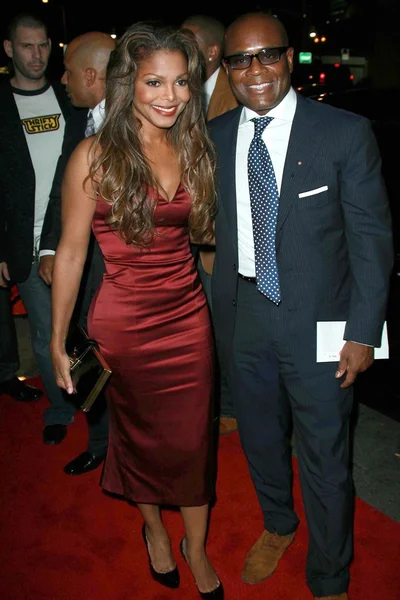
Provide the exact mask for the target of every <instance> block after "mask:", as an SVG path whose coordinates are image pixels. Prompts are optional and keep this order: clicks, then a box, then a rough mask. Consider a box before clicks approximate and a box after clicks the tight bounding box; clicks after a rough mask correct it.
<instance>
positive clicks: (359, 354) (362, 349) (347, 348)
mask: <svg viewBox="0 0 400 600" xmlns="http://www.w3.org/2000/svg"><path fill="white" fill-rule="evenodd" d="M373 362H374V349H373V348H371V347H370V346H364V345H363V344H356V343H355V342H346V343H345V345H344V346H343V348H342V352H341V354H340V360H339V364H338V368H337V371H336V374H335V377H336V378H337V379H339V378H340V377H342V376H343V375H344V374H345V373H347V374H346V379H345V380H344V381H343V383H342V384H341V386H340V387H341V388H347V387H350V386H351V385H353V383H354V381H355V379H356V377H357V375H358V373H361V372H362V371H366V370H367V369H368V367H370V366H371V365H372V363H373Z"/></svg>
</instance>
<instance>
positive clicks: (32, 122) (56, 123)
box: [21, 113, 61, 135]
mask: <svg viewBox="0 0 400 600" xmlns="http://www.w3.org/2000/svg"><path fill="white" fill-rule="evenodd" d="M60 116H61V113H58V114H56V115H45V116H43V117H31V118H30V119H22V121H21V123H22V125H23V126H24V128H25V132H26V133H28V134H29V135H32V134H34V133H47V132H48V131H57V130H58V129H59V128H60Z"/></svg>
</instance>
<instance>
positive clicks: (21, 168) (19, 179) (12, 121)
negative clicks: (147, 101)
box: [0, 13, 74, 444]
mask: <svg viewBox="0 0 400 600" xmlns="http://www.w3.org/2000/svg"><path fill="white" fill-rule="evenodd" d="M4 50H5V52H6V54H7V56H8V57H9V58H10V59H11V62H12V71H13V72H12V75H11V77H10V78H9V79H8V78H7V79H6V80H5V81H4V82H2V83H1V85H0V110H1V114H2V119H1V122H0V189H1V194H0V202H1V209H0V288H2V289H5V288H7V287H8V286H9V285H10V284H12V283H16V284H17V286H18V291H19V294H20V297H21V300H22V302H23V304H24V306H25V308H26V310H27V315H28V319H29V323H30V328H31V334H32V335H31V337H32V346H33V351H34V354H35V358H36V362H37V366H38V369H39V373H40V376H41V378H42V381H43V384H44V387H45V390H46V395H47V398H48V400H49V402H50V406H49V407H48V408H47V409H46V410H45V413H44V421H45V428H44V431H43V441H44V442H45V443H46V444H58V443H60V442H61V441H62V440H63V439H64V437H65V435H66V432H67V425H68V424H69V423H71V421H72V420H73V414H74V407H73V405H72V404H71V402H70V401H69V399H68V397H67V396H66V394H64V393H63V392H62V391H61V390H60V388H58V386H57V384H56V382H55V378H54V374H53V369H52V363H51V358H50V353H49V349H48V344H49V340H50V334H51V297H50V289H49V287H48V286H47V285H46V284H45V283H44V282H43V280H42V279H41V278H40V276H39V274H38V261H39V242H40V236H41V231H42V226H43V221H44V217H45V214H46V210H47V204H48V199H49V193H50V189H51V185H52V181H53V176H54V172H55V168H56V165H57V160H58V157H59V155H60V152H61V145H62V140H63V134H64V126H65V121H66V119H67V118H68V116H69V115H70V114H72V111H73V108H72V106H71V104H70V102H69V101H68V98H67V96H66V94H65V91H64V89H63V88H62V86H61V85H59V84H58V83H54V84H52V83H50V82H49V81H48V80H47V78H46V74H45V73H46V69H47V65H48V61H49V57H50V51H51V41H50V39H49V37H48V34H47V28H46V25H45V24H44V23H43V22H42V21H41V20H40V19H39V18H37V17H36V16H35V15H32V14H30V13H21V14H18V15H16V16H15V17H14V18H13V19H12V21H11V22H10V24H9V27H8V31H7V37H6V39H5V40H4ZM48 250H49V251H52V249H51V248H49V249H48ZM3 295H4V294H1V296H2V297H3ZM4 308H5V307H4V306H3V308H2V307H0V311H1V312H2V315H3V316H4V315H5V314H6V313H5V312H4ZM8 314H10V312H8ZM7 318H9V317H7ZM9 331H11V330H10V329H9Z"/></svg>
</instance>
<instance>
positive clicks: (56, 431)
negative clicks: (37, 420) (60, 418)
mask: <svg viewBox="0 0 400 600" xmlns="http://www.w3.org/2000/svg"><path fill="white" fill-rule="evenodd" d="M66 435H67V426H66V425H46V427H45V428H44V430H43V442H44V443H45V444H59V443H60V442H62V441H63V439H64V438H65V436H66Z"/></svg>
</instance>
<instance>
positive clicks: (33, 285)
mask: <svg viewBox="0 0 400 600" xmlns="http://www.w3.org/2000/svg"><path fill="white" fill-rule="evenodd" d="M18 291H19V294H20V296H21V300H22V302H23V303H24V306H25V308H26V311H27V315H28V321H29V326H30V330H31V339H32V348H33V353H34V355H35V359H36V364H37V367H38V370H39V373H40V376H41V378H42V381H43V384H44V387H45V390H46V394H47V398H48V400H49V402H50V406H49V407H48V408H47V409H46V410H45V413H44V422H45V424H46V425H56V424H60V425H68V424H69V423H71V422H72V421H73V418H74V414H75V411H76V409H75V406H74V404H73V403H72V402H71V401H70V400H69V397H68V394H67V393H66V392H64V391H63V390H61V388H59V387H58V385H57V383H56V380H55V377H54V372H53V364H52V361H51V356H50V350H49V343H50V336H51V291H50V288H49V286H48V285H46V284H45V283H44V281H43V280H42V279H41V278H40V277H39V275H38V266H37V264H36V262H34V263H33V264H32V267H31V271H30V275H29V277H28V279H27V280H26V281H24V282H23V283H19V284H18Z"/></svg>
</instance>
